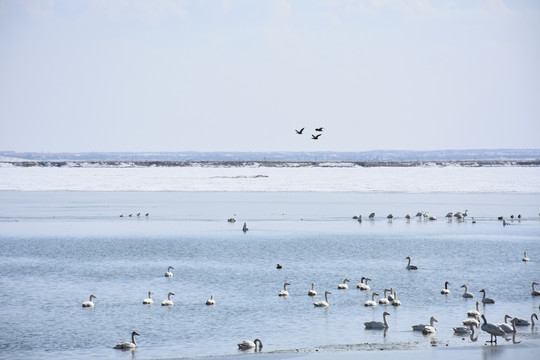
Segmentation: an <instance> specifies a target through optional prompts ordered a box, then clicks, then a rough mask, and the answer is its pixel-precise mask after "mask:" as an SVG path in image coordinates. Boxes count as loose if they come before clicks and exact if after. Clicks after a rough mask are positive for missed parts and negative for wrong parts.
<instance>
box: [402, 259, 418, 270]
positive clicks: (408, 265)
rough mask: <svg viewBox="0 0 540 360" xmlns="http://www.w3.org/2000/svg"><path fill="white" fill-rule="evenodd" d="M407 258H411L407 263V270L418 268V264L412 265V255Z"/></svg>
mask: <svg viewBox="0 0 540 360" xmlns="http://www.w3.org/2000/svg"><path fill="white" fill-rule="evenodd" d="M405 259H406V260H409V262H408V263H407V267H406V269H407V270H418V266H416V265H411V257H410V256H407V257H406V258H405Z"/></svg>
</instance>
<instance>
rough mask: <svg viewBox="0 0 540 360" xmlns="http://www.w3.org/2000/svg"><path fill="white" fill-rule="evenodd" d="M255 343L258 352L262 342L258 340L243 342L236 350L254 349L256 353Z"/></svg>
mask: <svg viewBox="0 0 540 360" xmlns="http://www.w3.org/2000/svg"><path fill="white" fill-rule="evenodd" d="M257 343H259V351H260V350H261V349H262V347H263V344H262V341H261V340H259V339H255V340H253V341H249V340H244V341H242V342H241V343H239V344H238V350H249V349H255V351H257Z"/></svg>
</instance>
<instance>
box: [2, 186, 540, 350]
mask: <svg viewBox="0 0 540 360" xmlns="http://www.w3.org/2000/svg"><path fill="white" fill-rule="evenodd" d="M0 203H1V204H2V206H1V208H0V289H1V290H0V300H1V304H2V306H1V307H0V319H1V321H0V333H1V334H2V336H1V337H0V357H1V358H10V359H14V358H15V359H16V358H20V359H28V358H40V359H86V358H104V359H127V358H135V359H149V358H152V359H165V358H184V357H187V358H190V357H198V356H217V357H226V356H229V355H238V354H239V351H238V350H237V346H236V344H237V343H238V342H240V341H241V340H244V339H249V340H253V339H255V338H260V339H261V340H262V342H263V344H264V347H263V353H273V352H277V353H281V352H283V353H289V352H295V351H296V350H298V351H299V352H300V353H310V352H315V351H318V352H332V351H337V352H339V351H345V350H346V349H348V348H358V349H363V348H365V349H372V348H378V347H385V348H397V349H424V348H432V347H433V346H439V347H446V346H447V345H448V346H449V347H463V346H465V347H467V346H476V347H478V346H483V344H484V342H485V341H486V340H488V339H489V336H488V335H487V334H486V333H483V332H480V334H479V338H478V341H477V342H471V341H470V340H469V338H468V337H465V339H463V337H462V336H455V335H453V331H452V327H453V326H458V325H461V320H463V319H465V318H466V311H468V310H472V309H474V307H475V300H478V299H480V298H481V293H480V292H479V290H480V289H482V288H484V289H486V291H487V295H488V296H490V297H493V298H495V300H496V303H495V304H493V305H486V306H485V307H484V306H481V311H483V312H484V313H485V314H486V317H487V318H488V321H490V322H496V323H499V322H502V321H503V318H504V315H505V314H510V315H512V316H517V317H520V318H530V316H531V314H532V313H533V312H536V313H538V312H539V309H538V306H539V305H540V297H532V296H531V283H532V281H537V282H540V217H539V214H538V213H539V211H540V194H526V193H517V194H512V193H506V194H495V193H482V194H478V193H468V194H459V193H458V194H456V193H453V194H446V193H436V194H396V193H377V194H373V193H371V194H370V193H355V192H339V193H338V192H324V193H320V192H151V193H146V192H69V191H44V192H39V191H32V192H12V191H0ZM465 209H468V210H469V211H468V213H469V216H468V217H467V220H466V221H464V222H457V221H456V220H454V221H452V222H448V221H447V220H446V219H445V218H444V215H445V214H446V213H447V212H449V211H454V212H456V211H465ZM420 210H424V211H429V212H430V213H431V214H432V215H436V216H438V220H437V221H423V220H419V219H418V218H416V217H414V218H413V219H412V220H411V221H406V220H405V219H404V215H405V214H407V213H410V214H412V215H414V214H416V212H418V211H420ZM372 211H374V212H376V218H375V219H374V220H372V221H371V220H367V219H364V221H363V222H361V223H359V222H358V221H356V220H353V219H352V216H353V215H358V214H362V215H363V216H364V218H366V217H367V215H368V214H369V213H371V212H372ZM138 212H141V213H142V214H141V216H140V217H137V216H136V215H135V214H136V213H138ZM146 212H148V213H149V216H148V217H146V216H144V214H145V213H146ZM130 213H131V214H133V216H132V217H129V216H128V214H130ZM389 213H393V214H394V216H395V218H394V219H393V221H392V222H389V221H388V220H387V219H386V215H387V214H389ZM120 214H124V217H120V216H119V215H120ZM511 214H515V215H516V216H517V214H521V215H522V219H521V220H520V221H518V220H517V219H516V220H514V221H511V222H510V225H509V226H503V225H502V222H501V221H499V220H497V217H498V216H501V215H502V216H505V217H506V218H507V219H508V217H509V216H510V215H511ZM471 216H474V217H475V219H476V220H477V222H476V223H475V224H473V223H472V221H471ZM230 217H235V218H236V219H237V222H236V223H229V222H227V218H230ZM244 222H247V225H248V227H249V231H247V232H246V233H244V232H242V230H241V229H242V225H243V223H244ZM524 251H527V253H528V256H529V258H530V259H531V261H529V262H522V261H521V259H522V257H523V252H524ZM406 256H411V257H412V261H413V263H414V264H415V265H417V266H418V267H419V270H417V271H407V270H406V269H405V266H406V260H405V259H404V258H405V257H406ZM277 263H280V264H282V266H283V268H282V269H279V270H278V269H276V264H277ZM169 265H172V266H174V270H173V272H174V274H175V275H174V277H172V278H166V277H164V276H163V275H164V273H165V272H166V270H167V267H168V266H169ZM362 276H367V277H370V278H371V279H372V281H371V283H370V285H371V288H372V291H378V292H379V293H382V292H383V290H384V288H389V287H393V288H394V289H395V290H396V291H397V292H398V297H399V299H400V300H401V302H402V306H400V307H397V308H394V307H393V306H381V305H379V306H377V307H376V308H366V307H364V306H363V304H364V302H365V301H366V300H369V299H371V293H372V291H368V292H364V291H360V290H357V289H356V284H357V283H359V282H360V278H361V277H362ZM345 278H349V279H350V280H351V282H350V283H349V290H338V289H337V285H338V284H339V283H341V282H342V281H343V279H345ZM285 281H288V282H289V283H290V284H291V285H290V286H289V292H290V296H289V297H287V298H282V297H278V296H277V294H278V292H279V291H280V290H281V289H282V288H283V283H284V282H285ZM445 281H449V282H450V286H449V288H450V290H451V294H450V295H448V296H444V295H441V294H440V290H441V289H442V288H443V286H444V282H445ZM312 282H315V283H317V286H316V290H317V291H318V293H319V295H318V296H317V297H315V298H311V297H309V296H307V292H308V290H309V289H310V286H311V283H312ZM462 284H468V285H469V289H470V291H472V292H473V293H474V294H475V299H465V298H463V297H462V293H463V289H461V288H460V286H461V285H462ZM149 290H152V291H153V292H154V299H155V304H154V305H153V306H145V305H143V304H142V300H143V298H146V297H147V293H148V291H149ZM325 290H330V291H331V292H332V294H331V295H329V300H330V306H329V307H328V308H315V307H314V306H313V302H314V301H319V300H321V299H322V298H323V294H324V291H325ZM169 291H172V292H174V293H175V294H176V295H175V296H173V301H174V306H173V307H170V308H169V307H162V306H160V302H161V301H162V300H164V299H166V297H167V293H168V292H169ZM90 294H94V295H96V296H97V299H95V300H94V302H95V307H94V308H93V309H84V308H82V307H81V303H82V302H83V301H86V300H88V297H89V295H90ZM211 294H214V296H215V299H216V305H215V306H206V305H205V301H206V300H207V299H208V298H209V297H210V295H211ZM385 310H386V311H388V312H389V313H390V314H391V315H390V316H389V317H388V321H389V325H390V328H389V329H388V331H387V332H386V333H385V332H383V331H374V330H365V329H364V326H363V324H362V323H363V322H365V321H371V320H378V321H381V320H382V313H383V312H384V311H385ZM431 316H435V317H437V319H438V320H439V322H438V323H437V325H436V326H437V329H438V331H437V333H436V335H434V336H423V335H422V334H421V333H416V332H412V331H411V325H414V324H418V323H427V322H428V321H429V318H430V317H431ZM133 330H136V331H138V332H139V334H140V336H139V337H138V338H137V342H138V344H139V347H138V349H137V350H136V351H135V352H134V353H131V352H122V351H118V350H113V349H112V347H113V346H114V345H115V344H116V343H118V342H122V341H128V340H129V339H130V334H131V332H132V331H133ZM516 340H518V341H522V343H521V344H520V345H515V344H512V342H511V341H509V342H506V341H504V340H503V339H500V340H499V346H504V347H511V346H535V347H540V335H539V334H538V329H537V328H533V329H531V327H526V328H519V329H518V334H517V336H516Z"/></svg>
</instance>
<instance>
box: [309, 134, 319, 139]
mask: <svg viewBox="0 0 540 360" xmlns="http://www.w3.org/2000/svg"><path fill="white" fill-rule="evenodd" d="M319 136H321V134H317V135H313V134H312V135H311V140H319Z"/></svg>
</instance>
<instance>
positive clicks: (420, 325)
mask: <svg viewBox="0 0 540 360" xmlns="http://www.w3.org/2000/svg"><path fill="white" fill-rule="evenodd" d="M434 321H437V319H435V317H434V316H432V317H431V318H430V319H429V325H427V324H418V325H413V326H412V329H413V331H422V330H424V328H425V327H426V326H431V327H433V322H434Z"/></svg>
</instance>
